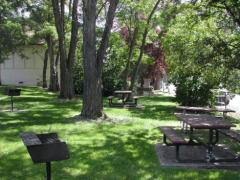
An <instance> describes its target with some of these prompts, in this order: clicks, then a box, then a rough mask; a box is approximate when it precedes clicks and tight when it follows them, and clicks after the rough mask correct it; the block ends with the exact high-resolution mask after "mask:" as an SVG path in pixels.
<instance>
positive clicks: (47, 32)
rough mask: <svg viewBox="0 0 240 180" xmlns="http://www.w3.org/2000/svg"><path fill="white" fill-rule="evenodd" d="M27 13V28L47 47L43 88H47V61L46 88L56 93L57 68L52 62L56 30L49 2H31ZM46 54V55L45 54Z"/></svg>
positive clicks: (57, 87)
mask: <svg viewBox="0 0 240 180" xmlns="http://www.w3.org/2000/svg"><path fill="white" fill-rule="evenodd" d="M28 11H29V12H30V16H29V18H28V21H29V23H28V24H29V26H31V28H32V30H34V32H35V38H41V39H44V40H45V42H46V44H47V46H46V50H45V56H44V64H43V76H42V77H43V83H42V86H43V88H46V87H47V79H46V73H47V64H48V59H49V62H50V63H49V64H50V68H49V69H50V73H49V74H50V82H49V86H48V90H49V91H53V92H55V91H58V90H59V83H58V75H57V66H56V62H55V60H54V57H55V54H56V53H55V52H56V51H57V50H56V49H58V48H57V47H56V36H57V35H56V28H55V25H54V19H53V15H52V14H51V13H50V12H51V11H52V6H51V3H50V2H48V1H47V2H45V1H43V0H42V1H38V0H37V1H35V0H32V2H31V4H29V5H28ZM46 53H47V54H46Z"/></svg>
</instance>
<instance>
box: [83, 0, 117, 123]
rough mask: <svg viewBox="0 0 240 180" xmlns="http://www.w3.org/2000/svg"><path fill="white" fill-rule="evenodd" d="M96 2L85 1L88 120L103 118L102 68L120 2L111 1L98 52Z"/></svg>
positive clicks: (85, 76)
mask: <svg viewBox="0 0 240 180" xmlns="http://www.w3.org/2000/svg"><path fill="white" fill-rule="evenodd" d="M96 3H97V1H96V0H83V14H84V15H83V59H84V60H83V63H84V89H83V109H82V113H81V115H82V116H83V117H85V118H88V119H96V118H98V117H102V116H103V101H102V67H103V59H104V58H105V53H106V50H107V47H108V42H109V37H110V33H111V28H112V25H113V19H114V16H115V11H116V8H117V4H118V0H112V1H110V6H109V9H108V13H107V19H106V24H105V29H104V32H103V35H102V40H101V43H100V47H99V49H98V51H97V50H96V15H97V14H96V11H97V8H96Z"/></svg>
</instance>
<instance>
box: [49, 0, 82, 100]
mask: <svg viewBox="0 0 240 180" xmlns="http://www.w3.org/2000/svg"><path fill="white" fill-rule="evenodd" d="M78 3H79V0H73V3H70V5H71V4H72V8H71V9H72V23H71V38H70V44H69V50H68V52H67V42H66V37H65V31H66V27H65V0H52V6H53V13H54V18H55V26H56V28H57V34H58V41H59V53H60V54H59V55H60V98H66V99H71V98H73V97H74V88H73V65H74V61H75V52H76V48H77V41H78V30H79V23H78Z"/></svg>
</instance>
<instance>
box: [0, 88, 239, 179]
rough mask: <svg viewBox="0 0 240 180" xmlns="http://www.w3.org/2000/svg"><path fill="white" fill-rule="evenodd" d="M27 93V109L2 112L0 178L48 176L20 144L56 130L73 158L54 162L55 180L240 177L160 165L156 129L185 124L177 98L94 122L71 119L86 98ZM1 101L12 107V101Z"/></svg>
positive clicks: (147, 101)
mask: <svg viewBox="0 0 240 180" xmlns="http://www.w3.org/2000/svg"><path fill="white" fill-rule="evenodd" d="M23 92H24V93H23V95H22V96H20V97H18V98H17V99H16V105H17V107H18V108H21V109H28V111H26V112H21V113H19V112H0V114H1V116H0V127H1V131H0V135H1V136H0V146H1V148H0V177H1V178H0V179H3V180H12V179H29V180H30V179H36V180H42V179H44V178H45V164H33V163H32V160H31V158H30V156H29V154H28V152H27V149H26V147H25V146H24V145H23V143H22V141H21V138H20V136H19V134H20V133H21V132H26V131H27V132H29V131H30V132H35V133H47V132H56V133H58V135H59V137H60V139H63V140H64V141H66V143H67V144H68V147H69V151H70V159H69V160H66V161H60V162H53V163H52V173H53V178H54V179H76V180H78V179H182V178H183V177H184V179H199V177H201V179H224V178H226V177H229V176H231V177H233V178H234V179H237V178H239V174H238V173H237V172H234V171H209V170H202V171H199V170H194V169H192V170H186V169H174V168H171V169H169V168H162V167H161V166H160V164H159V161H158V158H157V155H156V152H155V144H157V143H159V142H161V138H162V134H161V133H160V131H159V130H158V128H157V127H158V126H160V125H166V124H168V125H173V126H174V125H180V124H179V122H178V121H176V118H175V116H174V114H173V113H174V110H175V103H174V98H172V97H165V96H155V97H143V98H141V99H140V103H141V104H143V105H144V106H145V108H144V109H143V110H140V109H123V108H109V107H108V106H107V105H106V107H105V112H106V114H107V115H108V116H109V117H110V118H112V119H113V121H101V122H99V121H96V122H95V121H74V120H72V119H71V118H72V117H74V116H76V115H78V114H80V111H81V107H82V105H81V102H82V101H81V99H78V98H76V99H74V100H72V101H63V100H58V99H56V96H55V95H54V94H53V95H52V94H51V95H50V96H49V94H48V93H47V92H46V91H45V90H42V89H41V88H33V89H32V88H23ZM32 93H34V94H35V95H36V97H35V95H34V94H32ZM45 95H46V96H45ZM38 96H39V97H40V98H39V101H38ZM2 101H3V102H2V103H3V104H7V103H8V99H7V98H5V99H4V98H2ZM2 108H8V107H7V106H6V107H5V106H3V107H2ZM9 174H11V177H9ZM226 179H227V178H226Z"/></svg>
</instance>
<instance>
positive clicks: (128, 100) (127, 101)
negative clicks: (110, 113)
mask: <svg viewBox="0 0 240 180" xmlns="http://www.w3.org/2000/svg"><path fill="white" fill-rule="evenodd" d="M114 97H118V98H119V99H120V100H121V101H122V103H113V99H114ZM108 100H109V106H115V107H137V101H138V96H132V91H129V90H116V91H114V96H109V97H108Z"/></svg>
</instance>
